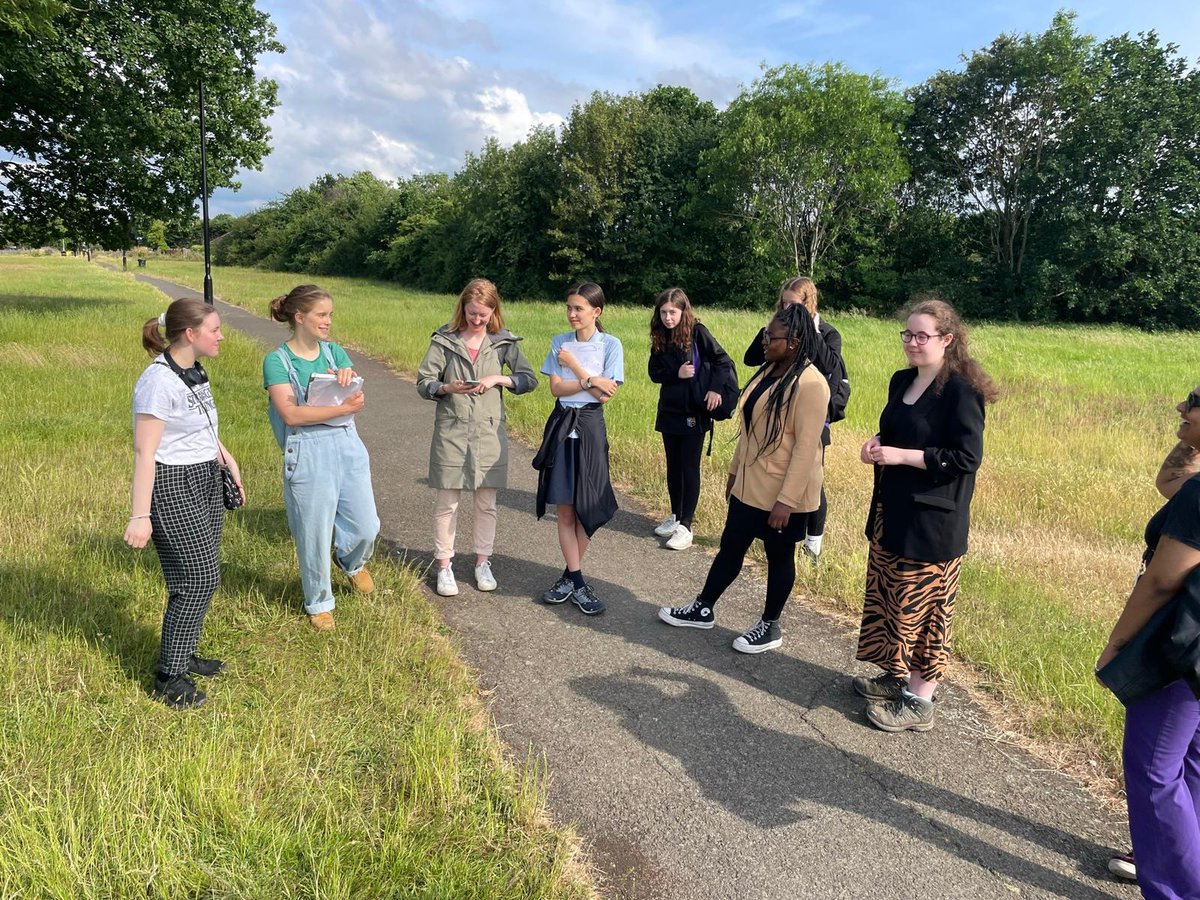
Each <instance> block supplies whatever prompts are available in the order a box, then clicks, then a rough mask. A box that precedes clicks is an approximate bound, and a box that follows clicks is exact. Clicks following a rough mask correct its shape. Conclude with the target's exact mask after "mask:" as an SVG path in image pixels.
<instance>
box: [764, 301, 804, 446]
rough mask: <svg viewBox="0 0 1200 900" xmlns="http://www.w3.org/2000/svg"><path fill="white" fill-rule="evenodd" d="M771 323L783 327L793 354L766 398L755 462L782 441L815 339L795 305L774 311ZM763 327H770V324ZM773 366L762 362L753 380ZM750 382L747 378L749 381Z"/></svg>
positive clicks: (801, 311)
mask: <svg viewBox="0 0 1200 900" xmlns="http://www.w3.org/2000/svg"><path fill="white" fill-rule="evenodd" d="M771 322H779V323H781V324H782V325H784V327H786V328H787V342H788V345H789V346H791V344H792V343H793V342H794V343H795V345H796V355H795V356H794V357H793V358H792V362H791V365H789V366H788V368H787V370H786V371H785V372H784V373H783V375H782V376H780V379H779V384H778V385H776V387H775V390H773V391H771V392H770V394H769V395H768V397H767V406H766V415H767V434H766V440H764V441H763V443H762V446H760V447H759V448H758V453H757V455H756V456H755V457H754V458H755V460H757V459H758V458H759V457H760V456H762V455H763V454H764V453H769V452H772V451H774V449H775V447H777V446H778V445H779V442H780V441H781V440H783V431H784V427H783V418H784V415H785V413H786V412H787V410H788V408H789V407H790V405H791V402H792V399H793V398H794V397H795V396H796V389H797V384H798V383H799V381H800V374H801V373H802V372H803V371H804V370H805V369H806V368H808V366H809V365H811V364H812V360H813V355H814V353H815V350H816V346H817V339H818V338H817V326H816V324H815V323H814V322H813V318H812V314H811V313H809V311H808V310H807V309H805V308H804V307H803V306H802V305H801V304H799V303H796V304H793V305H792V306H788V307H785V308H784V309H781V310H779V311H778V312H776V313H775V316H774V317H773V318H772V319H771ZM767 327H768V328H770V325H768V326H767ZM773 367H774V363H771V362H766V363H764V364H763V366H762V368H761V369H759V370H758V372H756V373H755V377H758V375H759V374H764V373H765V372H766V371H767V369H768V368H773ZM753 380H754V379H751V381H753Z"/></svg>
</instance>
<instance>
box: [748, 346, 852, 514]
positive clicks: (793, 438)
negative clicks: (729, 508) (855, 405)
mask: <svg viewBox="0 0 1200 900" xmlns="http://www.w3.org/2000/svg"><path fill="white" fill-rule="evenodd" d="M758 380H759V379H758V378H757V377H755V378H752V379H751V380H750V383H749V384H748V385H746V387H745V389H744V390H743V391H742V396H741V399H740V400H738V411H737V422H738V427H739V429H740V434H739V435H738V443H737V449H736V450H735V451H734V453H733V460H732V462H730V464H729V474H730V475H733V476H734V482H733V496H735V497H737V498H738V499H739V500H741V501H742V502H743V503H745V504H746V505H747V506H753V507H755V508H756V509H765V510H767V511H770V510H771V509H772V508H773V507H774V506H775V504H776V503H777V502H778V503H783V504H785V505H787V506H790V507H791V508H792V511H793V512H812V511H813V510H815V509H816V508H817V507H818V506H820V505H821V481H822V479H823V478H824V477H825V465H824V459H823V454H822V447H821V429H822V428H824V427H825V413H826V411H827V410H828V408H829V385H828V383H826V381H825V379H824V378H823V377H822V376H821V373H820V372H818V371H817V370H816V367H815V366H808V367H807V368H805V370H804V371H803V372H801V373H800V378H799V380H798V382H797V383H796V391H795V393H794V394H793V395H792V399H791V401H790V403H789V404H788V406H787V407H785V408H784V410H783V413H784V415H783V433H782V436H781V438H780V441H779V443H778V444H776V445H775V447H774V448H773V449H772V450H771V451H770V452H769V453H763V454H762V455H761V456H760V455H759V453H758V450H759V448H760V447H761V446H762V445H763V443H764V442H765V441H766V439H767V415H766V411H767V401H768V400H770V398H771V397H772V396H773V395H774V393H775V392H776V391H777V390H778V389H779V382H776V383H775V384H773V385H771V387H769V388H768V389H767V391H766V393H764V394H763V395H762V396H761V397H760V398H759V399H758V403H756V404H755V406H754V412H753V413H752V414H751V419H750V430H749V432H747V431H746V429H745V427H744V426H743V423H744V417H743V413H742V404H743V403H744V402H745V400H746V398H747V397H749V396H750V394H751V393H752V392H753V391H754V388H755V386H756V385H757V383H758ZM755 457H758V458H757V459H756V458H755Z"/></svg>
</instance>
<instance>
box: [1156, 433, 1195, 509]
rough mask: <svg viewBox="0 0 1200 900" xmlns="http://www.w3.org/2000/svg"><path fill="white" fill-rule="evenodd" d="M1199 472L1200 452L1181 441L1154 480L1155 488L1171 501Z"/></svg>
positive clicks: (1164, 461)
mask: <svg viewBox="0 0 1200 900" xmlns="http://www.w3.org/2000/svg"><path fill="white" fill-rule="evenodd" d="M1197 472H1200V450H1197V449H1196V448H1195V447H1193V446H1192V445H1191V444H1185V443H1184V442H1183V441H1180V442H1179V443H1178V444H1176V445H1175V448H1174V449H1173V450H1172V451H1171V452H1170V453H1168V454H1167V458H1166V459H1164V460H1163V464H1162V466H1161V467H1160V468H1159V470H1158V476H1157V477H1156V478H1155V479H1154V486H1155V487H1156V488H1158V492H1159V493H1160V494H1162V495H1163V496H1164V497H1166V498H1167V499H1168V500H1170V499H1171V498H1172V497H1174V496H1175V494H1176V493H1178V491H1179V489H1180V488H1181V487H1183V485H1184V484H1185V483H1186V482H1187V480H1188V479H1189V478H1191V477H1192V476H1193V475H1195V474H1196V473H1197Z"/></svg>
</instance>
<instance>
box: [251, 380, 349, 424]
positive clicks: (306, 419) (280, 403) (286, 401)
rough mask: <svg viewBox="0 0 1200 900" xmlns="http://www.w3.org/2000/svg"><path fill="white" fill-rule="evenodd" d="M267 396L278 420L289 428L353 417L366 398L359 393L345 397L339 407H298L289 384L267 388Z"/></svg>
mask: <svg viewBox="0 0 1200 900" xmlns="http://www.w3.org/2000/svg"><path fill="white" fill-rule="evenodd" d="M267 396H268V397H270V398H271V404H272V405H273V406H274V407H275V411H276V412H278V413H279V418H281V419H283V424H284V425H287V426H289V427H293V426H301V425H320V424H321V423H323V422H328V421H329V420H330V419H336V418H337V417H338V416H345V415H354V414H355V413H358V412H361V411H362V408H363V406H364V405H365V404H366V396H365V395H364V394H363V392H362V391H359V392H358V393H356V394H353V395H351V396H349V397H347V398H346V402H345V403H343V404H342V405H341V406H308V405H307V404H305V405H304V406H298V405H297V404H296V396H295V394H293V393H292V386H291V384H273V385H271V386H270V387H268V388H267Z"/></svg>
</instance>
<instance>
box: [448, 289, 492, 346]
mask: <svg viewBox="0 0 1200 900" xmlns="http://www.w3.org/2000/svg"><path fill="white" fill-rule="evenodd" d="M468 303H478V304H479V305H480V306H486V307H487V308H488V309H490V310H491V311H492V317H491V318H490V319H488V323H487V330H488V334H495V333H496V332H497V331H500V330H502V329H503V328H504V316H503V315H502V314H501V312H500V291H498V290H497V289H496V285H494V284H492V283H491V282H490V281H488V280H487V279H486V278H472V279H471V280H470V281H468V282H467V286H466V287H465V288H463V289H462V293H461V294H459V295H458V305H457V306H456V307H454V315H453V316H452V317H451V318H450V330H451V331H462V330H463V329H464V328H466V327H467V304H468Z"/></svg>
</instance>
